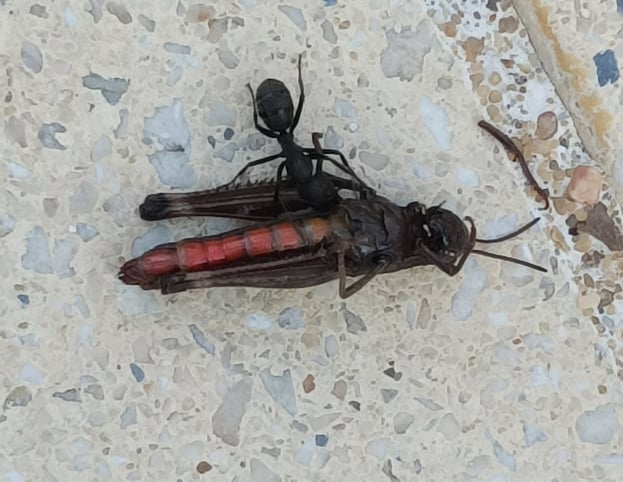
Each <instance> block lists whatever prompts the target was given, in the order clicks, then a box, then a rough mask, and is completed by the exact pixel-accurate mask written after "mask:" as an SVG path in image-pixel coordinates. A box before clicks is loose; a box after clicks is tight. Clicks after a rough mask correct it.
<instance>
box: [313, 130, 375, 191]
mask: <svg viewBox="0 0 623 482" xmlns="http://www.w3.org/2000/svg"><path fill="white" fill-rule="evenodd" d="M312 139H313V138H312ZM303 152H304V153H305V154H308V155H312V154H316V155H317V156H321V155H322V156H323V158H324V160H325V161H329V162H331V163H332V164H333V165H334V166H335V167H337V168H338V169H340V170H341V171H343V172H345V173H346V174H348V175H350V176H351V177H353V178H354V179H355V180H356V181H357V182H358V183H359V184H360V185H362V186H367V185H366V183H365V182H363V181H362V180H361V179H359V176H357V174H355V171H353V168H352V167H350V164H349V163H348V161H347V160H346V158H345V157H344V154H342V153H341V152H340V151H338V150H336V149H321V152H320V153H319V152H317V150H316V148H314V149H310V148H308V147H306V148H304V149H303ZM329 155H333V156H339V158H340V161H341V162H342V164H339V163H338V162H337V161H335V160H334V159H331V158H330V157H329ZM317 158H318V157H316V159H317ZM368 189H369V190H371V191H372V188H368Z"/></svg>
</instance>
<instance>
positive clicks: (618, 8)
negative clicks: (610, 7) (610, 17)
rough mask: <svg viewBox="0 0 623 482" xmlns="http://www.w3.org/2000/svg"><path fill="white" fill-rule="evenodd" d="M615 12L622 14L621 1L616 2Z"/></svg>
mask: <svg viewBox="0 0 623 482" xmlns="http://www.w3.org/2000/svg"><path fill="white" fill-rule="evenodd" d="M617 12H619V13H623V0H617Z"/></svg>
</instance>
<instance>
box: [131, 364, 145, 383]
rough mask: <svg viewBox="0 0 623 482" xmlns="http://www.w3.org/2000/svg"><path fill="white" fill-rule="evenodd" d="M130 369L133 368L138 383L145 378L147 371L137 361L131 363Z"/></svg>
mask: <svg viewBox="0 0 623 482" xmlns="http://www.w3.org/2000/svg"><path fill="white" fill-rule="evenodd" d="M130 370H132V375H134V378H135V379H136V381H137V382H138V383H141V382H142V381H143V380H145V372H144V371H143V369H142V368H141V367H139V366H138V365H137V364H136V363H130Z"/></svg>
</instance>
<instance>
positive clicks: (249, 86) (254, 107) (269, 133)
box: [247, 84, 279, 138]
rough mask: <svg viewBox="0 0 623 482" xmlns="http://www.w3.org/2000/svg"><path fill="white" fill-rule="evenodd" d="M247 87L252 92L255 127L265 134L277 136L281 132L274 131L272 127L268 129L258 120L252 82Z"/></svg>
mask: <svg viewBox="0 0 623 482" xmlns="http://www.w3.org/2000/svg"><path fill="white" fill-rule="evenodd" d="M247 89H249V92H251V101H252V104H253V124H255V128H256V129H257V130H258V131H260V132H261V133H262V134H264V135H265V136H267V137H272V138H277V137H279V134H276V133H274V132H273V131H271V130H270V129H266V127H262V126H261V125H260V123H259V122H258V120H257V107H256V105H255V94H254V93H253V89H252V88H251V84H247Z"/></svg>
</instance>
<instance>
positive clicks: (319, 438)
mask: <svg viewBox="0 0 623 482" xmlns="http://www.w3.org/2000/svg"><path fill="white" fill-rule="evenodd" d="M328 442H329V437H327V436H326V435H324V434H319V435H316V445H317V446H318V447H326V446H327V443H328Z"/></svg>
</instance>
